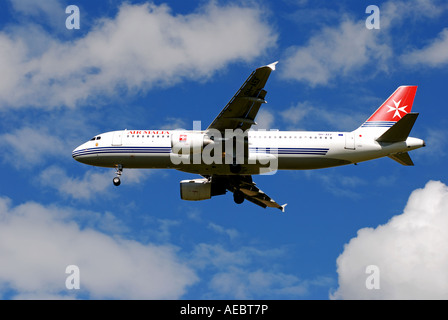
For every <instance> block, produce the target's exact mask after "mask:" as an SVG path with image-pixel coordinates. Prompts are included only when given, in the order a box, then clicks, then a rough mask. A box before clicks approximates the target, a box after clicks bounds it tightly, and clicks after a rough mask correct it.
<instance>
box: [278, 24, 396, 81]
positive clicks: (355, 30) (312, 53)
mask: <svg viewBox="0 0 448 320" xmlns="http://www.w3.org/2000/svg"><path fill="white" fill-rule="evenodd" d="M390 57H391V50H390V48H389V47H388V46H387V45H385V44H383V43H381V41H380V40H379V37H378V33H377V32H372V31H371V30H368V29H367V28H366V27H365V23H364V20H362V21H353V20H351V19H349V18H345V19H343V20H342V21H341V23H340V24H339V25H338V26H327V27H324V28H323V29H322V30H321V31H320V32H318V33H317V34H315V35H314V36H312V37H311V38H310V39H309V41H308V43H307V44H306V45H305V46H300V47H292V48H289V54H288V56H287V58H286V61H285V67H284V68H283V69H282V70H283V72H282V76H283V77H285V78H288V79H294V80H298V81H303V82H307V83H309V84H310V85H313V86H314V85H326V84H328V83H330V82H331V80H332V79H333V78H335V77H339V76H348V75H352V74H354V72H357V71H360V70H363V68H364V67H365V66H366V65H367V64H369V63H373V64H375V70H377V71H376V72H378V70H380V71H386V70H387V64H386V61H387V60H388V59H389V58H390ZM371 72H372V71H371V70H368V71H367V72H366V73H365V74H364V76H371Z"/></svg>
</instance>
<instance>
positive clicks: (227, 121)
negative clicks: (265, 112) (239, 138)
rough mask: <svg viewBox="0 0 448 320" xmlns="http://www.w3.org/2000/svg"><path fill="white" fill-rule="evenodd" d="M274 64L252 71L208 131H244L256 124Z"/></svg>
mask: <svg viewBox="0 0 448 320" xmlns="http://www.w3.org/2000/svg"><path fill="white" fill-rule="evenodd" d="M276 64H277V62H274V63H271V64H269V65H267V66H264V67H260V68H258V69H256V70H255V71H253V72H252V74H251V75H250V76H249V78H247V80H246V82H244V84H243V85H242V86H241V88H240V89H239V90H238V91H237V93H236V94H235V95H234V96H233V98H232V99H231V100H230V102H229V103H227V105H226V106H225V107H224V109H222V111H221V113H220V114H219V115H218V116H217V117H216V118H215V120H213V122H212V123H211V124H210V126H209V127H208V129H216V130H219V131H221V132H224V130H225V129H233V130H235V129H238V128H240V129H241V130H243V131H245V130H247V129H249V128H250V127H251V126H252V125H253V124H256V123H255V117H256V116H257V113H258V110H259V109H260V106H261V105H262V104H263V103H266V101H265V100H264V97H265V96H266V90H264V89H263V88H264V86H265V85H266V82H267V80H268V78H269V75H270V74H271V71H273V70H275V65H276Z"/></svg>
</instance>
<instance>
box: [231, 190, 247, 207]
mask: <svg viewBox="0 0 448 320" xmlns="http://www.w3.org/2000/svg"><path fill="white" fill-rule="evenodd" d="M233 201H235V203H236V204H242V203H243V202H244V195H243V193H242V192H241V191H235V192H234V193H233Z"/></svg>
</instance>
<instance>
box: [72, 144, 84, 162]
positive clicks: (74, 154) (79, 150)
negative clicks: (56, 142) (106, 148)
mask: <svg viewBox="0 0 448 320" xmlns="http://www.w3.org/2000/svg"><path fill="white" fill-rule="evenodd" d="M84 150H85V148H83V144H82V145H80V146H78V147H76V148H75V150H73V151H72V157H73V159H75V160H77V161H79V157H80V156H81V154H82V153H83V151H84Z"/></svg>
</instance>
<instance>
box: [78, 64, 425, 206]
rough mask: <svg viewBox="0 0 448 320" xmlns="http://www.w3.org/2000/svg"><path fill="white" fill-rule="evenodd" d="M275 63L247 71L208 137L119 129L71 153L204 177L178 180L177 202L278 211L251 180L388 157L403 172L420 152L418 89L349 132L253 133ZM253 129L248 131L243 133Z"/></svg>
mask: <svg viewBox="0 0 448 320" xmlns="http://www.w3.org/2000/svg"><path fill="white" fill-rule="evenodd" d="M276 64H277V62H275V63H272V64H270V65H267V66H264V67H260V68H258V69H256V70H255V71H253V72H252V74H251V75H250V76H249V78H248V79H247V80H246V82H244V84H243V85H242V86H241V88H240V89H239V90H238V91H237V92H236V94H235V95H234V96H233V98H232V99H231V100H230V102H229V103H228V104H227V105H226V106H225V107H224V109H223V110H222V111H221V113H219V115H218V116H217V117H216V118H215V119H214V121H213V122H212V123H211V124H210V125H209V126H208V128H207V129H206V130H201V129H200V128H199V129H198V130H127V129H126V130H120V131H112V132H106V133H102V134H99V135H97V136H95V137H93V138H92V139H90V141H87V142H86V143H84V144H82V145H80V146H79V147H77V148H76V149H75V150H74V151H73V158H74V159H75V160H77V161H79V162H82V163H85V164H89V165H93V166H99V167H110V168H115V169H116V176H115V177H114V178H113V183H114V185H116V186H118V185H119V184H120V176H121V175H122V173H123V169H125V168H126V169H130V168H140V169H144V168H145V169H167V168H170V169H177V170H180V171H184V172H190V173H195V174H199V175H201V176H202V178H199V179H190V180H182V181H181V182H180V196H181V198H182V199H183V200H192V201H195V200H206V199H210V198H211V197H214V196H217V195H223V194H225V193H226V192H227V191H230V192H232V193H233V198H234V201H235V202H236V203H237V204H241V203H242V202H243V201H244V200H245V199H246V200H248V201H250V202H253V203H254V204H256V205H259V206H261V207H263V208H266V207H271V208H278V209H280V210H281V211H282V212H283V211H284V210H285V206H286V204H284V205H279V204H278V203H277V202H276V201H274V200H273V199H272V198H270V197H269V196H268V195H267V194H265V193H264V192H263V191H261V190H260V189H259V188H258V187H257V186H256V184H255V183H254V181H253V180H252V175H256V174H267V173H271V174H272V173H273V172H276V171H277V170H308V169H321V168H328V167H335V166H342V165H348V164H357V163H358V162H362V161H367V160H372V159H377V158H381V157H389V158H391V159H393V160H395V161H397V162H398V163H400V164H402V165H405V166H412V165H413V162H412V160H411V158H410V156H409V154H408V151H411V150H414V149H417V148H420V147H424V146H425V142H424V141H423V140H421V139H417V138H411V137H409V133H410V131H411V129H412V127H413V125H414V123H415V120H416V119H417V116H418V113H412V112H411V109H412V104H413V102H414V97H415V93H416V91H417V86H401V87H399V88H398V89H397V90H396V91H395V92H394V93H393V94H392V95H391V96H390V97H389V98H388V99H387V100H386V101H385V102H384V103H383V104H382V105H381V106H380V107H379V108H378V109H377V110H376V111H375V112H374V113H373V114H372V115H371V116H370V117H369V118H368V119H367V120H366V121H365V122H364V123H362V124H361V125H360V127H359V128H357V129H355V130H353V131H350V132H338V131H337V132H321V131H318V132H315V131H278V130H277V131H272V130H268V131H262V130H254V129H251V127H252V126H253V125H256V122H255V117H256V115H257V113H258V110H259V109H260V107H261V105H262V104H264V103H266V101H265V96H266V90H265V89H264V87H265V85H266V82H267V80H268V77H269V76H270V74H271V72H272V71H273V70H275V66H276ZM249 129H251V130H249Z"/></svg>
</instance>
